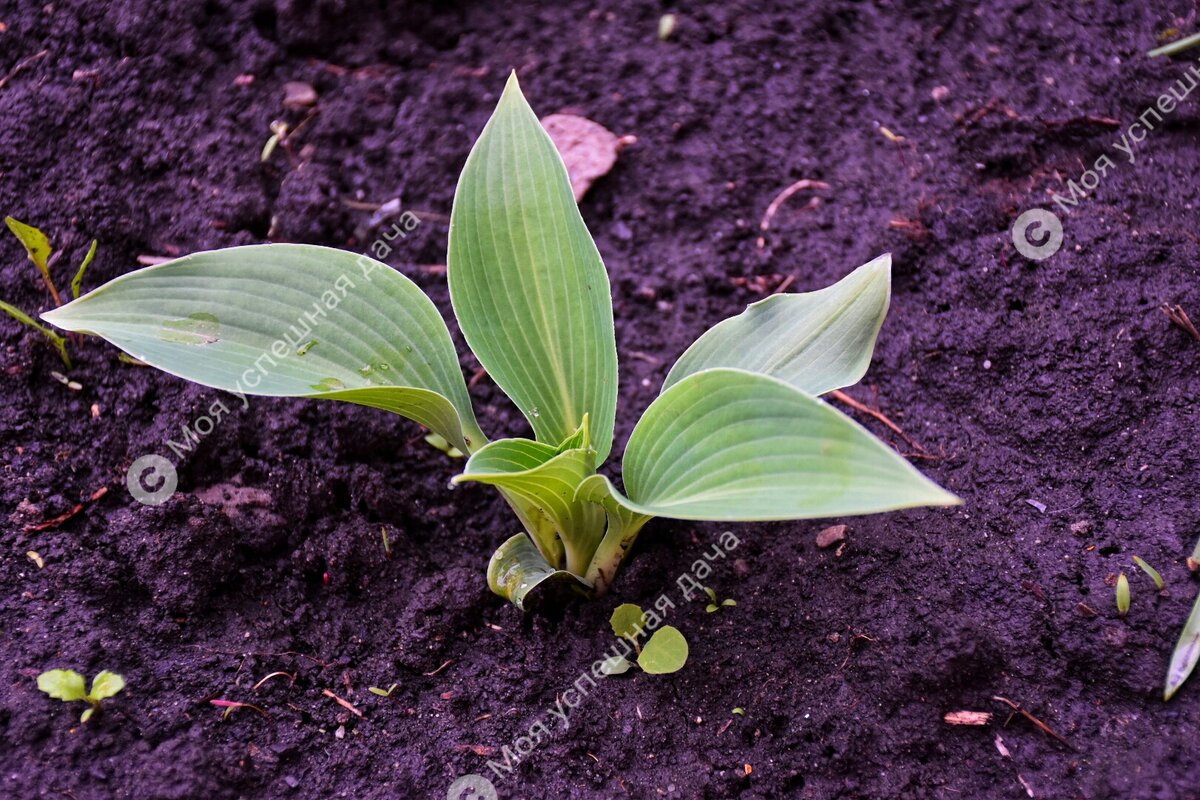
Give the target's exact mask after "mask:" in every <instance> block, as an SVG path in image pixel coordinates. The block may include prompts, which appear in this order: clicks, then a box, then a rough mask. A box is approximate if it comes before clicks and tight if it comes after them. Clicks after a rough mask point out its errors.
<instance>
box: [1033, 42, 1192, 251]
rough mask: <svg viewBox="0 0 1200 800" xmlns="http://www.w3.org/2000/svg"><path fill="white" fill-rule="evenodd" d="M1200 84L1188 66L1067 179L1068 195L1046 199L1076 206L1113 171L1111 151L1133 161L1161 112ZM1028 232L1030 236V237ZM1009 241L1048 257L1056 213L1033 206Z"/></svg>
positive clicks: (1067, 208) (1056, 242)
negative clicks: (1088, 163) (1091, 160)
mask: <svg viewBox="0 0 1200 800" xmlns="http://www.w3.org/2000/svg"><path fill="white" fill-rule="evenodd" d="M1198 85H1200V69H1197V68H1196V65H1195V64H1192V65H1191V66H1189V67H1188V69H1187V72H1185V73H1184V76H1183V78H1181V79H1179V80H1177V81H1175V85H1174V86H1171V87H1169V88H1168V89H1167V91H1166V92H1165V93H1163V94H1160V95H1159V96H1158V99H1157V100H1156V101H1155V102H1154V104H1153V105H1150V106H1147V107H1146V108H1145V109H1144V110H1143V111H1142V113H1141V114H1139V115H1138V118H1137V121H1136V122H1132V123H1130V124H1129V125H1128V126H1126V127H1125V128H1124V129H1123V130H1122V131H1121V138H1120V139H1119V140H1116V141H1114V142H1112V145H1111V150H1109V151H1105V152H1104V153H1102V154H1101V155H1100V156H1099V157H1098V158H1097V159H1096V160H1095V162H1094V163H1093V164H1092V167H1091V169H1086V170H1084V171H1083V172H1082V173H1081V174H1080V175H1079V176H1077V178H1074V179H1071V180H1068V181H1067V189H1068V190H1069V192H1070V193H1069V194H1066V195H1063V194H1059V193H1058V192H1054V191H1051V192H1050V199H1051V200H1053V201H1054V203H1055V205H1057V206H1058V208H1059V210H1060V211H1062V212H1063V213H1068V214H1069V213H1070V212H1071V210H1072V209H1073V208H1074V207H1075V206H1078V205H1079V201H1080V200H1086V199H1087V197H1088V195H1089V194H1090V193H1093V192H1095V191H1096V190H1097V189H1098V188H1100V184H1101V183H1102V182H1103V181H1104V179H1105V178H1107V177H1108V175H1109V172H1110V171H1116V169H1117V168H1118V167H1119V166H1120V162H1119V161H1114V160H1113V158H1112V155H1111V152H1112V151H1116V152H1119V153H1122V154H1123V155H1124V157H1125V159H1126V161H1128V163H1130V164H1134V163H1136V162H1137V156H1136V155H1134V153H1135V152H1136V151H1137V148H1138V145H1140V144H1141V143H1142V142H1143V141H1145V140H1146V137H1147V136H1148V135H1149V132H1150V131H1153V130H1155V127H1154V126H1155V124H1161V123H1162V122H1163V117H1164V115H1169V114H1172V113H1174V111H1175V109H1176V108H1178V107H1179V104H1180V103H1182V102H1183V101H1184V100H1186V99H1187V98H1188V96H1189V95H1191V93H1192V92H1193V91H1194V90H1195V89H1196V88H1197V86H1198ZM1030 233H1032V234H1033V235H1032V236H1030ZM1012 240H1013V244H1014V245H1015V246H1016V248H1017V252H1018V253H1020V254H1021V255H1023V256H1025V257H1026V258H1029V259H1033V260H1035V261H1041V260H1043V259H1046V258H1049V257H1050V256H1052V255H1054V254H1055V253H1057V252H1058V251H1059V249H1060V248H1061V247H1062V240H1063V232H1062V219H1061V218H1059V216H1058V215H1057V214H1054V213H1053V212H1051V211H1048V210H1046V209H1044V208H1033V209H1029V210H1028V211H1026V212H1024V213H1023V214H1021V215H1020V216H1019V217H1017V220H1016V222H1015V223H1013V228H1012Z"/></svg>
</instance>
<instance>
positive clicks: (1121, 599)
mask: <svg viewBox="0 0 1200 800" xmlns="http://www.w3.org/2000/svg"><path fill="white" fill-rule="evenodd" d="M1117 613H1118V614H1120V615H1121V616H1122V617H1123V616H1125V615H1126V614H1128V613H1129V579H1128V578H1126V577H1125V573H1124V572H1122V573H1121V575H1120V577H1118V578H1117Z"/></svg>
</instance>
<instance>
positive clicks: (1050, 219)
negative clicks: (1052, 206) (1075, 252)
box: [1012, 208, 1063, 261]
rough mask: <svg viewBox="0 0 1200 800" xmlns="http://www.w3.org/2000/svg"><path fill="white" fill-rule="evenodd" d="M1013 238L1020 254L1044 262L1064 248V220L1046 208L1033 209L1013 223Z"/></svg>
mask: <svg viewBox="0 0 1200 800" xmlns="http://www.w3.org/2000/svg"><path fill="white" fill-rule="evenodd" d="M1012 238H1013V244H1014V245H1016V246H1017V252H1018V253H1020V254H1021V255H1023V256H1025V257H1026V258H1031V259H1033V260H1034V261H1043V260H1045V259H1047V258H1049V257H1050V256H1052V255H1054V254H1055V253H1057V252H1058V250H1059V248H1060V247H1062V243H1063V226H1062V220H1061V219H1059V218H1058V216H1057V215H1055V214H1054V213H1053V212H1051V211H1047V210H1046V209H1044V208H1031V209H1029V210H1028V211H1026V212H1025V213H1024V214H1022V215H1021V216H1019V217H1017V221H1016V222H1014V223H1013V228H1012Z"/></svg>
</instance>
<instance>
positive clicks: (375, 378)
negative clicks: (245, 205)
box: [42, 244, 486, 452]
mask: <svg viewBox="0 0 1200 800" xmlns="http://www.w3.org/2000/svg"><path fill="white" fill-rule="evenodd" d="M42 316H43V319H45V320H47V321H48V322H50V323H52V324H54V325H56V326H58V327H59V328H63V329H65V330H69V331H82V332H85V333H93V334H96V335H97V336H101V337H103V338H104V339H107V340H108V341H109V342H112V343H113V344H115V345H116V346H117V347H119V348H121V349H122V350H124V351H125V352H127V353H129V354H130V355H132V356H133V357H134V358H137V359H140V360H142V361H145V362H146V363H148V364H151V365H153V366H155V367H158V368H159V369H161V370H163V371H165V372H169V373H171V374H172V375H177V376H179V377H181V378H186V379H187V380H190V381H194V382H196V383H200V384H203V385H205V386H212V387H214V388H217V389H223V390H225V391H230V392H236V393H239V394H243V393H244V394H253V395H266V396H271V397H316V398H322V399H328V400H343V401H346V402H350V403H357V404H359V405H366V406H373V407H375V408H382V409H385V410H387V411H392V412H395V413H397V414H402V415H404V416H406V417H409V418H411V419H414V420H416V421H417V422H419V423H421V424H422V425H425V426H426V427H428V428H430V429H432V430H434V431H436V432H437V433H439V434H441V435H442V436H444V437H445V438H446V439H447V440H448V441H449V442H451V443H453V444H454V445H455V446H456V447H458V448H459V449H460V450H463V451H464V452H474V451H475V450H478V449H479V448H480V447H482V446H483V444H484V443H485V441H486V439H485V437H484V436H483V433H482V432H481V431H480V430H479V425H478V423H477V422H476V421H475V414H474V412H473V411H472V409H471V401H470V398H469V397H468V395H467V387H466V383H465V381H464V380H463V375H462V370H461V369H460V367H459V363H458V356H457V355H456V353H455V352H454V345H453V344H452V343H451V341H450V334H449V332H448V331H447V329H446V323H445V321H444V320H443V319H442V317H441V315H440V314H439V313H438V310H437V308H436V307H435V306H434V305H433V302H432V301H430V299H429V298H428V297H426V296H425V294H424V293H423V292H422V291H421V290H420V289H419V288H418V287H417V285H416V284H414V283H413V282H412V281H410V280H409V279H408V278H406V277H404V276H403V275H401V274H400V273H399V272H397V271H396V270H394V269H392V268H391V267H389V266H387V265H386V264H382V263H380V262H378V261H375V260H374V259H371V258H368V257H366V256H360V255H356V254H354V253H348V252H345V251H342V250H335V249H332V248H328V247H317V246H314V245H303V244H269V245H251V246H247V247H231V248H228V249H224V250H214V251H211V252H203V253H195V254H193V255H189V256H184V257H183V258H180V259H176V260H174V261H170V262H167V263H165V264H160V265H157V266H153V267H147V268H146V269H141V270H137V271H135V272H131V273H129V274H127V275H123V276H121V277H120V278H117V279H116V280H113V281H111V282H109V283H107V284H105V285H104V286H102V287H100V288H99V289H96V290H95V291H92V292H89V293H88V294H86V295H84V296H83V297H81V298H79V299H78V300H75V301H74V302H72V303H69V304H68V305H65V306H63V307H61V308H58V309H55V310H54V311H51V312H48V313H46V314H44V315H42Z"/></svg>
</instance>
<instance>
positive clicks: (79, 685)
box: [37, 669, 125, 722]
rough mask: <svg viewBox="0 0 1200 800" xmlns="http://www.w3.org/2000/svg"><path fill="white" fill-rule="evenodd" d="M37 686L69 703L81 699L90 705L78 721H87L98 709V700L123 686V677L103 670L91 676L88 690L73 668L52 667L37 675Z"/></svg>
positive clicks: (109, 695) (114, 692)
mask: <svg viewBox="0 0 1200 800" xmlns="http://www.w3.org/2000/svg"><path fill="white" fill-rule="evenodd" d="M37 686H38V688H39V689H41V690H42V691H43V692H45V693H46V694H48V695H50V696H51V697H53V698H54V699H56V700H62V701H63V702H65V703H71V702H74V701H76V700H83V701H85V702H87V703H89V704H90V705H91V707H90V708H88V709H87V710H86V711H84V712H83V715H82V716H80V717H79V721H80V722H87V721H88V720H89V719H91V717H92V714H94V713H95V712H97V711H99V710H100V701H102V700H107V699H108V698H110V697H112V696H113V695H115V694H116V693H117V692H119V691H121V690H122V689H124V688H125V679H124V678H123V677H121V676H120V675H118V674H117V673H115V672H109V671H108V670H104V671H103V672H98V673H96V677H94V678H92V690H91V691H88V690H87V688H86V686H85V684H84V678H83V676H82V675H80V674H79V673H78V672H76V671H75V670H73V669H52V670H49V671H48V672H43V673H42V674H41V675H38V679H37Z"/></svg>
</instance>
